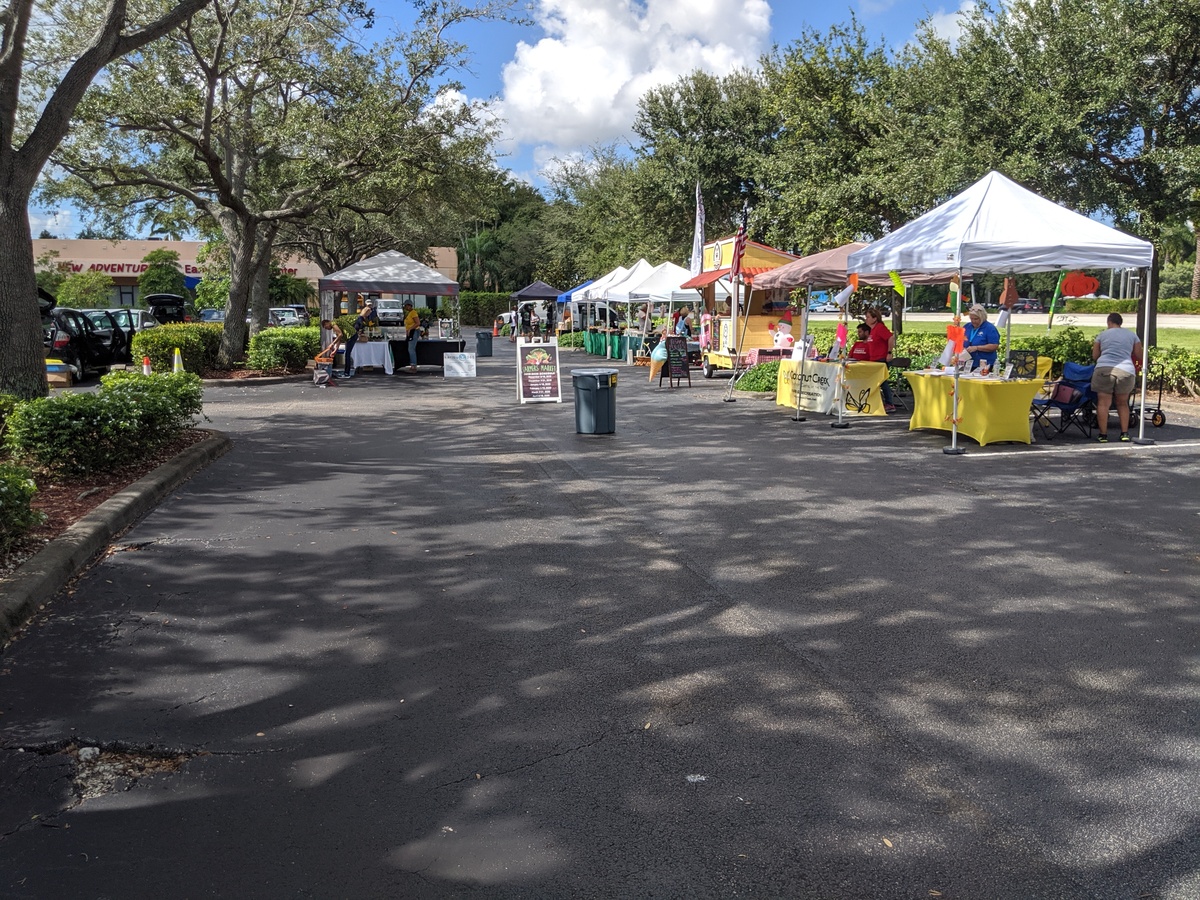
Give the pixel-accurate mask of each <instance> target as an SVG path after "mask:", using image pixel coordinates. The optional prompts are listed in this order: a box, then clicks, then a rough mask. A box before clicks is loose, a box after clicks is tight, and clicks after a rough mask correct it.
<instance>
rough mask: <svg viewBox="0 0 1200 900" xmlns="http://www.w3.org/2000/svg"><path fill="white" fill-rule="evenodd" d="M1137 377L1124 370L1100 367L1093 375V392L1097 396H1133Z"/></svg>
mask: <svg viewBox="0 0 1200 900" xmlns="http://www.w3.org/2000/svg"><path fill="white" fill-rule="evenodd" d="M1135 384H1137V376H1136V375H1134V374H1133V373H1132V372H1126V371H1125V370H1124V369H1114V368H1113V367H1112V366H1100V367H1099V368H1098V369H1096V371H1094V372H1093V373H1092V390H1093V391H1095V392H1096V393H1097V394H1132V393H1133V388H1134V385H1135Z"/></svg>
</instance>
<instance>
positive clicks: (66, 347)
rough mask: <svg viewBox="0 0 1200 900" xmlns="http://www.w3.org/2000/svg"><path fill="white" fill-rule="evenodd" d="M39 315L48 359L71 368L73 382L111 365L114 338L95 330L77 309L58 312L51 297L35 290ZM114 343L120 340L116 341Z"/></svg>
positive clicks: (100, 329) (103, 329)
mask: <svg viewBox="0 0 1200 900" xmlns="http://www.w3.org/2000/svg"><path fill="white" fill-rule="evenodd" d="M38 305H39V306H40V307H41V312H42V343H43V346H44V347H45V349H46V358H47V359H61V360H62V361H63V362H64V363H66V364H67V366H69V367H70V369H71V378H72V380H73V381H82V380H83V379H84V378H86V377H87V376H88V375H89V374H93V373H95V374H97V375H103V374H105V373H106V372H108V370H109V367H110V366H112V364H113V355H114V347H113V344H114V339H115V338H114V335H113V332H112V330H111V329H108V328H97V327H96V326H95V325H94V324H93V323H92V320H91V319H89V318H88V317H87V316H85V315H84V314H83V313H82V312H80V311H79V310H77V309H65V308H63V309H59V308H58V304H57V302H56V301H55V299H54V297H53V296H51V295H50V294H49V293H46V292H45V291H42V290H39V291H38ZM115 340H118V341H119V340H120V339H119V338H116V339H115Z"/></svg>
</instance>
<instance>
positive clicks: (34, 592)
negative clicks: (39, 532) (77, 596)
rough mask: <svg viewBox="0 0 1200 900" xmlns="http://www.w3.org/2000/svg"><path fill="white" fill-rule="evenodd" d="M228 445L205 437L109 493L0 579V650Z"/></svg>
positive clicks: (220, 437) (214, 435) (216, 436)
mask: <svg viewBox="0 0 1200 900" xmlns="http://www.w3.org/2000/svg"><path fill="white" fill-rule="evenodd" d="M232 446H233V442H232V441H231V440H230V439H229V437H228V436H227V435H225V434H224V433H222V432H219V431H210V432H209V435H208V437H206V438H204V439H203V440H201V441H198V442H197V443H195V444H193V445H192V446H191V447H188V448H187V449H186V450H184V451H183V452H181V453H180V454H178V455H177V456H175V457H174V458H172V459H170V460H168V461H167V462H165V463H163V464H162V465H161V466H159V467H158V468H157V469H155V470H154V471H152V472H149V473H148V474H146V475H144V476H143V477H142V478H140V479H138V480H137V481H135V482H134V483H133V484H131V485H129V486H128V487H126V488H125V489H124V490H122V491H120V492H118V493H116V494H114V495H113V496H112V497H110V498H108V499H107V500H106V501H104V502H103V503H101V504H100V505H99V506H97V507H96V508H95V509H93V510H92V511H91V512H90V513H88V514H87V515H86V516H84V517H83V518H82V519H80V520H79V521H78V522H76V523H75V524H74V525H72V526H71V527H70V528H68V529H67V530H66V531H64V532H63V533H62V534H60V535H59V536H58V537H56V538H55V539H54V540H52V541H51V542H50V543H49V544H47V545H46V546H45V547H44V548H43V549H42V550H41V551H40V552H39V553H38V554H37V555H35V556H33V557H32V558H31V559H29V560H27V561H26V562H25V563H24V564H23V565H22V566H21V567H20V568H18V569H17V570H16V571H15V572H14V573H13V574H12V575H10V576H9V577H7V578H4V579H0V589H2V593H3V598H2V599H0V646H3V645H4V644H5V643H7V642H8V640H9V639H10V638H11V637H12V636H13V634H14V633H15V632H16V631H17V629H18V628H20V627H21V626H22V625H23V624H25V622H26V621H28V620H29V618H30V616H32V614H33V613H34V612H35V611H36V610H37V608H38V606H39V605H41V604H43V603H45V602H46V601H47V600H49V599H50V598H51V597H53V596H54V595H55V594H57V593H58V592H59V591H60V590H61V589H62V588H63V586H64V585H65V584H66V583H67V582H68V581H70V579H71V578H73V577H75V575H77V574H79V572H81V571H82V570H83V569H84V568H85V567H86V566H87V565H88V563H89V562H90V561H91V560H92V558H93V557H94V556H95V555H96V554H97V553H99V552H100V551H101V550H103V549H104V548H105V547H106V546H107V545H108V544H109V542H110V541H111V540H112V539H113V538H114V537H116V536H117V535H118V534H120V533H121V532H122V531H124V530H125V529H126V528H128V527H129V526H130V525H133V524H134V523H135V522H137V521H138V520H139V519H141V518H143V517H144V516H145V515H147V514H148V513H149V512H150V511H151V510H153V509H154V508H155V507H157V506H158V504H159V503H160V502H161V501H162V499H163V498H164V497H166V496H167V495H168V494H169V493H171V491H173V490H174V489H175V488H177V487H178V486H179V485H181V484H183V482H185V481H187V480H188V479H189V478H191V477H192V476H193V475H195V474H196V473H197V472H199V471H200V470H201V469H203V468H204V467H205V466H207V465H208V464H209V463H210V462H212V461H213V460H215V459H218V458H219V457H221V456H223V455H225V453H227V452H228V451H229V449H230V447H232Z"/></svg>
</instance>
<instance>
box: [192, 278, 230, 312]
mask: <svg viewBox="0 0 1200 900" xmlns="http://www.w3.org/2000/svg"><path fill="white" fill-rule="evenodd" d="M229 284H230V281H229V277H228V276H216V277H214V276H209V275H206V276H204V278H202V279H201V280H200V283H199V284H197V285H196V309H225V308H226V307H227V306H228V305H229Z"/></svg>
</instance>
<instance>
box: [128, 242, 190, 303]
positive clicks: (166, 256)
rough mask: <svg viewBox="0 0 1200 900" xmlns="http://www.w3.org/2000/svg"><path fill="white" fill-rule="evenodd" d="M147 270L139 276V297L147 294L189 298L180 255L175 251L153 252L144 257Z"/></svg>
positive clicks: (143, 260)
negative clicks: (175, 295) (174, 295)
mask: <svg viewBox="0 0 1200 900" xmlns="http://www.w3.org/2000/svg"><path fill="white" fill-rule="evenodd" d="M142 262H144V263H146V269H145V271H144V272H142V274H140V275H139V276H138V296H139V297H145V296H146V295H147V294H177V295H178V296H180V297H187V296H189V292H188V289H187V282H186V281H185V280H184V277H183V268H182V267H181V265H180V263H179V254H178V253H177V252H175V251H174V250H151V251H150V252H149V253H147V254H146V255H145V256H143V257H142Z"/></svg>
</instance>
